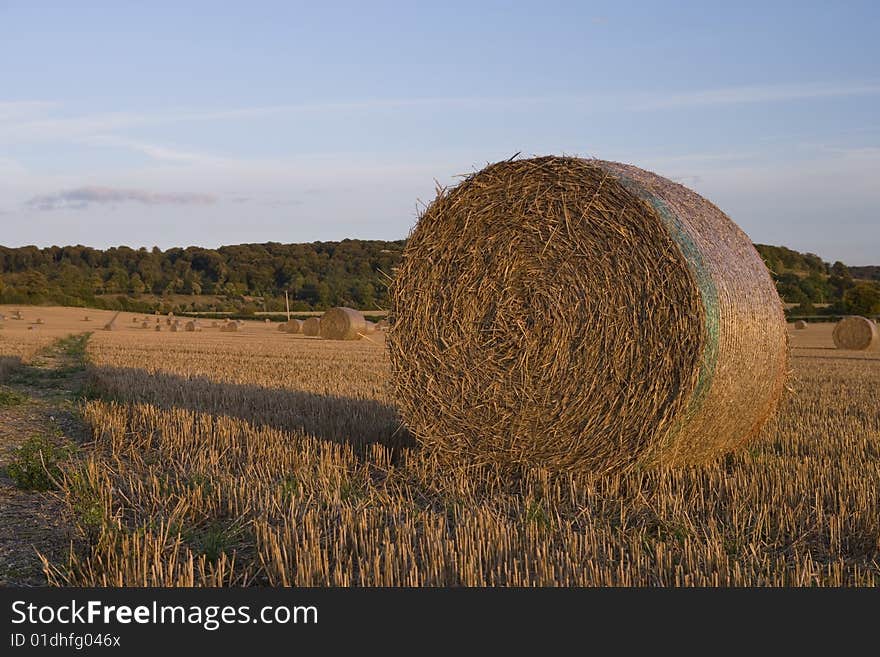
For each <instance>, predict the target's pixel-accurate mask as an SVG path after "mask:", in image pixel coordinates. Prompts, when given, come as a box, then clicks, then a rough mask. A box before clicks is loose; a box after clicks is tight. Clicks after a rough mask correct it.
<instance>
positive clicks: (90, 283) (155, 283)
mask: <svg viewBox="0 0 880 657" xmlns="http://www.w3.org/2000/svg"><path fill="white" fill-rule="evenodd" d="M404 245H405V240H395V241H384V240H342V241H341V242H312V243H308V244H279V243H275V242H270V243H267V244H239V245H234V246H223V247H220V248H218V249H205V248H200V247H188V248H172V249H167V250H165V251H162V250H161V249H159V248H158V247H154V248H152V249H146V248H140V249H132V248H129V247H125V246H120V247H115V248H110V249H103V250H102V249H93V248H90V247H87V246H63V247H59V246H52V247H47V248H38V247H35V246H24V247H19V248H7V247H2V246H0V303H6V304H16V303H20V304H49V303H52V304H60V305H67V306H91V307H99V308H109V309H120V310H135V311H138V312H147V311H152V310H156V309H158V310H163V311H164V310H176V311H212V310H214V311H223V312H235V313H244V314H249V313H253V312H256V311H258V310H267V311H280V310H284V308H285V298H284V294H285V292H287V293H288V296H289V299H290V303H291V309H292V310H296V311H306V310H324V309H326V308H329V307H333V306H340V305H344V306H352V307H356V308H361V309H364V310H376V309H383V308H387V305H388V288H387V284H388V282H389V281H390V277H391V276H392V273H393V270H394V268H395V267H396V266H397V264H398V263H399V262H400V257H401V253H402V251H403V247H404ZM755 246H756V248H757V249H758V252H759V253H760V254H761V257H762V258H763V259H764V261H765V262H766V264H767V266H768V268H769V269H770V271H771V274H772V276H773V278H774V279H775V281H776V284H777V288H778V290H779V293H780V296H781V297H782V299H783V300H784V301H786V302H788V303H796V304H799V306H798V308H797V309H795V312H796V313H797V314H815V313H819V312H829V313H857V314H866V315H868V314H876V313H878V312H880V267H860V268H849V267H847V266H846V265H845V264H843V263H842V262H835V263H833V264H829V263H827V262H824V261H823V260H822V258H820V257H819V256H817V255H815V254H812V253H799V252H797V251H794V250H792V249H789V248H786V247H784V246H770V245H765V244H757V245H755ZM817 304H819V305H821V306H824V305H825V304H829V306H828V307H827V308H819V309H817V308H816V305H817Z"/></svg>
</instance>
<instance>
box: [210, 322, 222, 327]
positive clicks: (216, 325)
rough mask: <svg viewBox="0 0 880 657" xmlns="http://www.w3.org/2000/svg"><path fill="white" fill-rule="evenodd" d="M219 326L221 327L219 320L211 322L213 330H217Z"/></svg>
mask: <svg viewBox="0 0 880 657" xmlns="http://www.w3.org/2000/svg"><path fill="white" fill-rule="evenodd" d="M218 326H220V322H218V321H217V320H214V321H213V322H211V328H217V327H218Z"/></svg>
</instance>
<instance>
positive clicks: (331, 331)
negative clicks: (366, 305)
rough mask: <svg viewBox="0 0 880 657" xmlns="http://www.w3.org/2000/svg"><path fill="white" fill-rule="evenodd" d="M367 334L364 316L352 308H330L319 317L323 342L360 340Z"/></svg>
mask: <svg viewBox="0 0 880 657" xmlns="http://www.w3.org/2000/svg"><path fill="white" fill-rule="evenodd" d="M366 332H367V320H366V319H364V314H363V313H362V312H361V311H359V310H355V309H353V308H345V307H338V308H331V309H330V310H328V311H327V312H325V313H324V314H323V315H322V316H321V326H320V335H321V337H322V338H324V339H325V340H360V339H361V336H363V335H364V334H365V333H366Z"/></svg>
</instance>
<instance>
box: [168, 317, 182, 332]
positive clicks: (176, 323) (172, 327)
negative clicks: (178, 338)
mask: <svg viewBox="0 0 880 657" xmlns="http://www.w3.org/2000/svg"><path fill="white" fill-rule="evenodd" d="M169 330H170V331H171V332H172V333H177V332H178V331H180V330H181V326H180V320H177V319H176V320H174V321H173V322H171V325H170V326H169Z"/></svg>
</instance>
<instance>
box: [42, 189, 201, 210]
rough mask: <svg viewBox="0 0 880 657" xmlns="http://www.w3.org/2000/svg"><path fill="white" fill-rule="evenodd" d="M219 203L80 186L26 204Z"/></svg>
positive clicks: (172, 194) (180, 195)
mask: <svg viewBox="0 0 880 657" xmlns="http://www.w3.org/2000/svg"><path fill="white" fill-rule="evenodd" d="M216 201H217V198H216V197H215V196H212V195H210V194H197V193H194V192H150V191H146V190H142V189H118V188H113V187H78V188H77V189H70V190H66V191H62V192H58V193H55V194H44V195H41V196H34V197H33V198H31V199H30V200H29V201H28V202H27V206H28V207H30V208H33V209H37V210H82V209H85V208H87V207H88V206H89V205H91V204H103V205H108V204H116V203H142V204H144V205H208V204H211V203H215V202H216Z"/></svg>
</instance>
